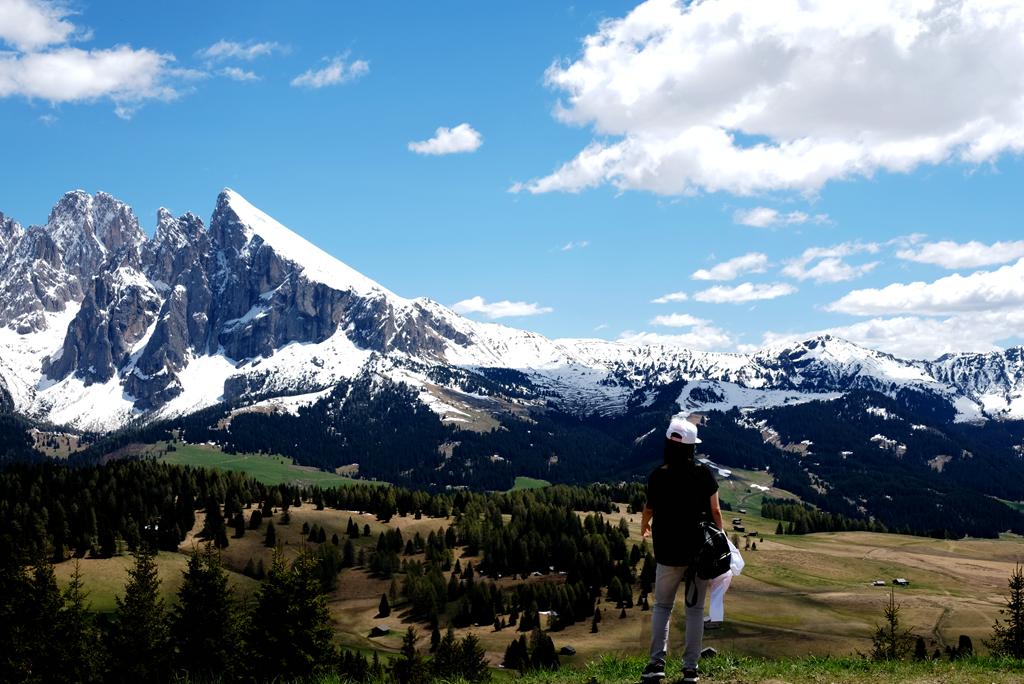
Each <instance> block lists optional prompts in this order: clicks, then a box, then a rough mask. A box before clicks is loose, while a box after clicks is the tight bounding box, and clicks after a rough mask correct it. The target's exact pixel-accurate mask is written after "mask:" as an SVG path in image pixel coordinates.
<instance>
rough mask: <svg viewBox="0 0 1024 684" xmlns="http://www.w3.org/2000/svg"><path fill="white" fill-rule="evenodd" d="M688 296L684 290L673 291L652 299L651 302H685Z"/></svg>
mask: <svg viewBox="0 0 1024 684" xmlns="http://www.w3.org/2000/svg"><path fill="white" fill-rule="evenodd" d="M687 299H689V297H688V296H687V294H686V293H685V292H673V293H672V294H667V295H664V296H662V297H658V298H657V299H652V300H651V304H668V303H669V302H685V301H686V300H687Z"/></svg>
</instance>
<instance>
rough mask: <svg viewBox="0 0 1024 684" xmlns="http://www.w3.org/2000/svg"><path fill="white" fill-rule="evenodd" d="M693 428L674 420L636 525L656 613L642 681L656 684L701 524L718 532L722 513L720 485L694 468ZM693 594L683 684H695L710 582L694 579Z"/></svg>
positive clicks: (709, 474)
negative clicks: (653, 569)
mask: <svg viewBox="0 0 1024 684" xmlns="http://www.w3.org/2000/svg"><path fill="white" fill-rule="evenodd" d="M700 443H701V441H700V440H699V439H697V426H696V425H694V424H693V423H690V422H689V421H687V420H685V419H683V418H681V417H678V416H677V417H675V418H673V419H672V421H671V423H670V424H669V427H668V430H667V432H666V433H665V462H664V465H662V466H661V467H659V468H658V469H656V470H655V471H654V472H653V473H651V476H650V478H649V479H648V480H647V503H646V505H645V506H644V511H643V516H642V518H641V520H640V533H641V534H642V535H643V536H644V537H648V536H651V533H652V522H653V521H654V519H657V534H655V535H654V559H655V561H656V562H657V564H658V565H657V573H656V575H655V582H654V610H653V611H652V612H651V650H650V659H649V661H648V663H647V668H646V669H645V670H644V672H643V675H642V679H643V681H645V682H656V681H658V680H660V679H663V678H664V677H665V659H666V657H667V655H668V632H669V619H670V618H671V616H672V610H673V608H674V607H675V602H676V592H677V591H678V589H679V585H680V584H681V583H682V582H683V580H684V579H685V577H686V571H687V568H688V567H689V566H690V564H692V563H693V562H694V561H695V557H696V554H697V551H698V549H699V548H700V544H701V542H702V536H701V533H702V530H701V523H702V522H703V521H706V520H710V521H713V522H714V524H715V525H717V526H718V529H722V525H723V523H722V509H721V506H720V505H719V502H718V482H717V481H716V480H715V476H714V474H713V473H712V472H711V469H710V468H709V467H708V466H707V465H705V464H699V463H697V462H696V460H695V458H694V456H695V454H696V445H697V444H700ZM692 581H693V583H694V589H695V591H696V601H695V602H694V605H693V606H687V607H686V611H685V612H686V646H685V648H684V650H683V682H684V683H685V684H691V683H692V682H696V681H698V679H699V677H698V676H697V659H698V658H699V657H700V651H701V643H702V641H703V638H704V599H705V597H706V595H707V589H708V581H707V580H701V579H698V578H697V577H695V576H694V577H693V579H692Z"/></svg>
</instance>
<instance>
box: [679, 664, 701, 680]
mask: <svg viewBox="0 0 1024 684" xmlns="http://www.w3.org/2000/svg"><path fill="white" fill-rule="evenodd" d="M699 681H700V677H698V676H697V670H696V669H694V668H692V667H685V668H683V684H691V683H693V684H696V682H699Z"/></svg>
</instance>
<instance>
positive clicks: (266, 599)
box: [248, 545, 337, 679]
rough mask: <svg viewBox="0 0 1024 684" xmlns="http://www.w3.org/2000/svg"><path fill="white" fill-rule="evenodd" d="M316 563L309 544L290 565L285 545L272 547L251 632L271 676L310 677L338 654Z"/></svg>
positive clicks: (265, 671) (262, 669) (262, 667)
mask: <svg viewBox="0 0 1024 684" xmlns="http://www.w3.org/2000/svg"><path fill="white" fill-rule="evenodd" d="M316 566H317V562H316V559H315V558H314V557H313V554H312V553H311V552H310V550H309V548H308V547H307V546H305V545H303V546H302V547H300V549H299V554H298V555H297V556H296V557H295V560H294V561H293V562H292V566H291V569H289V568H288V564H287V562H286V561H285V558H284V551H283V550H282V548H281V547H280V546H277V547H275V548H274V552H273V555H272V557H271V564H270V571H269V572H268V573H267V579H266V581H265V582H264V583H263V586H261V587H260V589H259V591H258V592H257V605H256V608H255V610H254V611H253V616H252V621H251V623H250V628H249V632H248V634H249V643H250V644H251V650H252V652H253V653H254V654H255V655H256V667H257V668H258V670H259V671H260V673H261V674H262V675H263V676H264V677H266V678H267V679H272V678H274V677H277V678H279V679H297V678H302V677H308V676H309V675H310V674H312V673H313V672H315V671H317V670H319V669H321V668H325V667H330V666H331V664H332V663H333V661H334V660H335V659H336V656H337V650H336V649H335V647H334V646H332V645H331V636H332V634H333V630H332V629H331V626H330V611H329V610H328V607H327V596H326V595H325V594H324V593H323V591H322V589H321V584H320V576H319V573H318V571H317V567H316Z"/></svg>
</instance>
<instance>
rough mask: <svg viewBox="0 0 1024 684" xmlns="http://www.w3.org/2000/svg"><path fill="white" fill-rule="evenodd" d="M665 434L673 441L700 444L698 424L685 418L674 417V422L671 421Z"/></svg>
mask: <svg viewBox="0 0 1024 684" xmlns="http://www.w3.org/2000/svg"><path fill="white" fill-rule="evenodd" d="M665 436H666V437H668V438H669V439H671V440H672V441H673V442H682V443H683V444H700V440H699V439H697V426H696V425H694V424H693V423H691V422H690V421H688V420H686V419H685V418H678V417H677V418H673V419H672V422H671V423H669V426H668V431H666V432H665Z"/></svg>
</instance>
